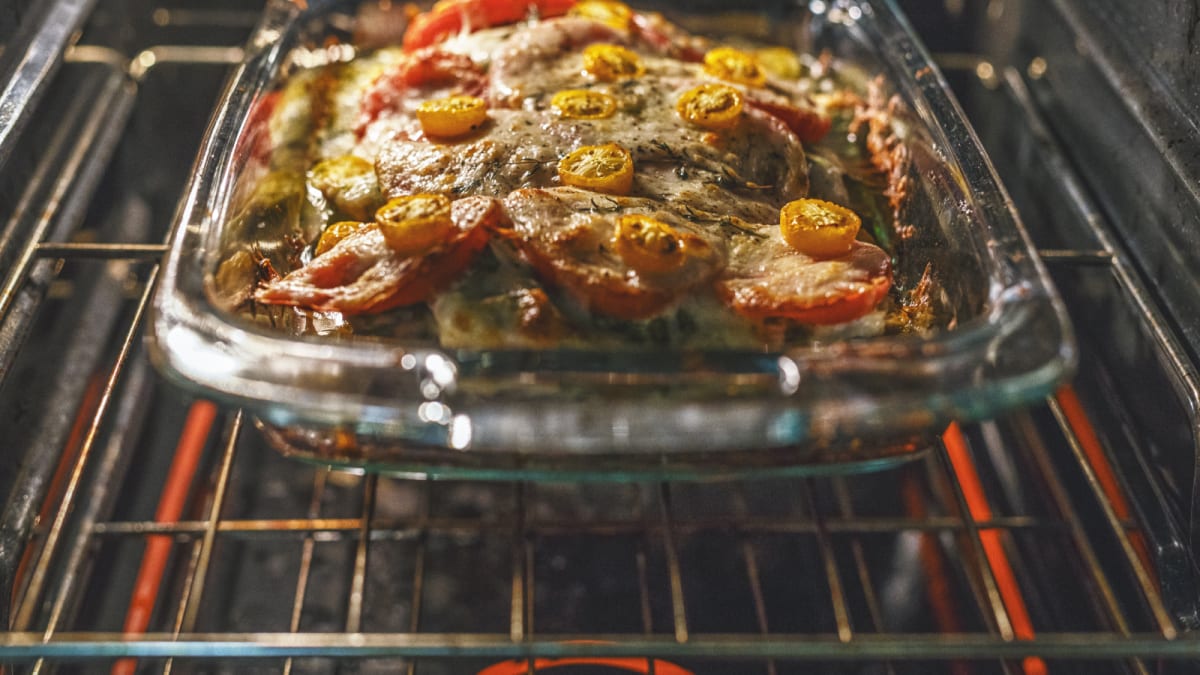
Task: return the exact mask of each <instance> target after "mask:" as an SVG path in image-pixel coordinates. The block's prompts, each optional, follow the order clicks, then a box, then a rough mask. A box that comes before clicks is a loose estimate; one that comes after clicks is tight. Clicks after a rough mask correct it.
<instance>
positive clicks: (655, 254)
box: [613, 214, 689, 275]
mask: <svg viewBox="0 0 1200 675" xmlns="http://www.w3.org/2000/svg"><path fill="white" fill-rule="evenodd" d="M613 249H614V250H615V251H616V252H617V255H619V256H620V257H621V259H622V260H624V261H625V264H627V265H629V266H630V267H632V268H633V269H635V270H637V271H638V272H640V273H642V274H649V275H656V274H664V273H667V272H671V271H673V270H676V269H678V268H679V267H681V266H682V265H683V264H684V262H686V261H687V257H688V254H689V251H688V250H687V242H686V240H685V238H684V236H683V235H682V234H681V233H680V232H679V230H676V229H675V228H673V227H671V226H670V225H668V224H666V223H664V222H663V221H661V220H659V219H657V218H652V217H650V216H647V215H644V214H633V215H628V216H622V217H621V219H620V220H618V221H617V227H616V229H615V230H614V232H613Z"/></svg>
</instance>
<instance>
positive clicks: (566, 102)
mask: <svg viewBox="0 0 1200 675" xmlns="http://www.w3.org/2000/svg"><path fill="white" fill-rule="evenodd" d="M550 107H552V108H554V110H555V111H556V112H557V113H558V114H559V115H560V116H562V117H566V118H568V119H574V120H599V119H604V118H606V117H612V116H613V114H614V113H616V112H617V99H615V98H613V97H612V96H609V95H608V94H605V93H604V92H600V91H590V90H587V89H566V90H563V91H560V92H558V93H557V94H555V95H554V98H552V99H550Z"/></svg>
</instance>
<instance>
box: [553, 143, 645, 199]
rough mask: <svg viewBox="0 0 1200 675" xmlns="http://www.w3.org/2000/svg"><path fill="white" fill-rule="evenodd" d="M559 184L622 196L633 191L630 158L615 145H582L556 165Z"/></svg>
mask: <svg viewBox="0 0 1200 675" xmlns="http://www.w3.org/2000/svg"><path fill="white" fill-rule="evenodd" d="M558 177H559V179H561V180H562V182H563V185H570V186H572V187H579V188H585V189H588V190H595V191H596V192H604V193H607V194H612V195H625V194H629V191H630V190H631V189H633V157H631V156H630V155H629V151H628V150H626V149H625V148H622V147H621V146H619V145H617V144H616V143H608V144H606V145H586V146H584V147H582V148H579V149H578V150H576V151H575V152H572V153H571V154H569V155H567V156H566V157H564V158H563V159H562V161H560V162H559V163H558Z"/></svg>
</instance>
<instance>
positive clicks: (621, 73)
mask: <svg viewBox="0 0 1200 675" xmlns="http://www.w3.org/2000/svg"><path fill="white" fill-rule="evenodd" d="M583 70H584V72H586V73H587V74H588V75H591V76H592V77H594V78H596V79H597V80H599V81H601V82H616V81H617V80H628V79H631V78H635V77H640V76H641V75H642V74H643V73H645V72H646V67H645V66H643V65H642V59H641V57H639V56H638V55H637V54H636V53H635V52H631V51H629V50H628V49H626V48H625V47H622V46H621V45H611V44H598V45H589V46H588V47H587V49H584V50H583Z"/></svg>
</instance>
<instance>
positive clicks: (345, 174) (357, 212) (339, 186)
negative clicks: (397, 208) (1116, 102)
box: [308, 155, 383, 220]
mask: <svg viewBox="0 0 1200 675" xmlns="http://www.w3.org/2000/svg"><path fill="white" fill-rule="evenodd" d="M308 184H309V185H310V186H312V187H314V188H316V189H317V190H319V191H320V192H321V194H323V195H325V199H327V200H328V201H329V203H330V204H332V205H333V206H335V207H337V209H338V210H339V211H341V212H342V213H345V214H346V215H348V216H350V217H351V218H356V219H358V220H370V219H371V213H372V211H374V210H375V208H376V207H377V206H378V205H379V202H381V201H383V200H382V198H381V197H380V195H379V181H378V180H377V179H376V178H375V165H374V164H372V163H371V162H368V161H367V160H365V159H363V158H362V157H358V156H355V155H342V156H340V157H331V158H329V159H326V160H324V161H322V162H320V163H319V164H317V165H316V166H314V167H313V168H312V169H311V170H309V172H308Z"/></svg>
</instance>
